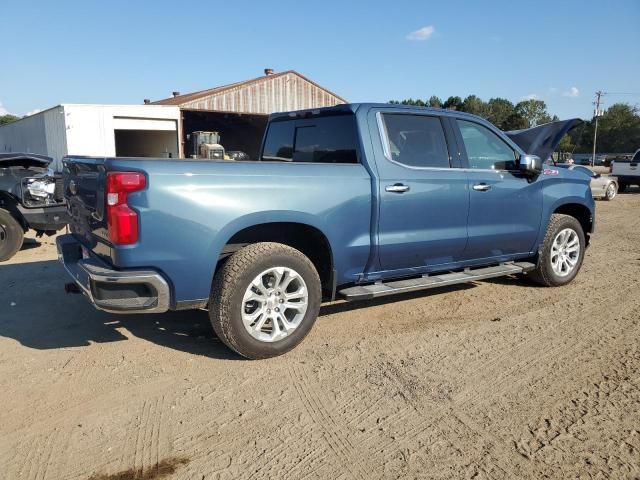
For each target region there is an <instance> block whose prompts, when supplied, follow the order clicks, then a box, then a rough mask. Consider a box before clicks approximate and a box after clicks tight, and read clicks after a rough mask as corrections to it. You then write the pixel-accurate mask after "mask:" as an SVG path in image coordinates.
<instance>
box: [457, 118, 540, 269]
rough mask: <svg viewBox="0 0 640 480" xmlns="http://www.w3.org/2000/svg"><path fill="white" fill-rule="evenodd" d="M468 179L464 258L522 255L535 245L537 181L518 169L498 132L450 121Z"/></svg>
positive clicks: (508, 146)
mask: <svg viewBox="0 0 640 480" xmlns="http://www.w3.org/2000/svg"><path fill="white" fill-rule="evenodd" d="M451 123H452V124H453V126H454V129H456V135H457V138H458V143H459V144H461V147H460V148H461V157H462V160H463V164H464V163H466V165H465V166H466V167H467V172H468V181H469V196H470V202H469V223H468V235H469V240H468V242H467V247H466V249H465V252H464V258H465V260H476V259H489V258H500V257H504V256H513V255H517V254H525V253H528V252H530V251H532V249H533V248H534V247H535V241H536V239H537V237H538V232H539V229H540V221H541V216H542V182H540V181H536V180H535V179H534V180H531V179H529V178H527V177H526V176H525V175H523V174H521V173H520V172H519V171H518V169H517V163H516V159H517V155H518V154H517V152H516V151H515V150H514V149H513V148H512V147H511V146H510V145H509V144H508V143H507V142H506V141H505V140H504V139H503V138H501V136H500V135H498V133H497V132H494V131H492V130H491V129H490V128H488V127H487V126H485V125H482V124H480V123H479V122H475V121H473V120H466V119H465V120H462V119H457V120H452V121H451Z"/></svg>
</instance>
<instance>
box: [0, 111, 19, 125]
mask: <svg viewBox="0 0 640 480" xmlns="http://www.w3.org/2000/svg"><path fill="white" fill-rule="evenodd" d="M16 120H20V117H16V116H15V115H11V114H10V113H8V114H6V115H0V125H6V124H7V123H11V122H15V121H16Z"/></svg>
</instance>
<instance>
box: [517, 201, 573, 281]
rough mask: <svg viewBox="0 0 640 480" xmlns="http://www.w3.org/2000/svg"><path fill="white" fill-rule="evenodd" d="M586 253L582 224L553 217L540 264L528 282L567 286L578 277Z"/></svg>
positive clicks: (563, 216)
mask: <svg viewBox="0 0 640 480" xmlns="http://www.w3.org/2000/svg"><path fill="white" fill-rule="evenodd" d="M584 249H585V238H584V232H583V230H582V226H581V225H580V222H579V221H578V220H577V219H576V218H574V217H572V216H570V215H561V214H557V213H556V214H553V215H551V220H550V221H549V226H548V227H547V233H546V234H545V236H544V241H543V243H542V248H541V249H540V255H539V258H538V264H537V266H536V268H535V270H533V271H531V272H530V273H528V276H529V278H531V279H532V280H533V281H534V282H536V283H539V284H540V285H544V286H546V287H559V286H561V285H566V284H567V283H569V282H571V280H573V279H574V278H575V276H576V275H577V274H578V271H579V270H580V267H581V266H582V260H583V258H584Z"/></svg>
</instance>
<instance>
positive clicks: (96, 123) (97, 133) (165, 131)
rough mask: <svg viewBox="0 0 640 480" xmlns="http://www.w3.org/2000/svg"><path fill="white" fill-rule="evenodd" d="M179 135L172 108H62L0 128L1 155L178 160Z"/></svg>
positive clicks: (177, 119) (176, 109) (177, 116)
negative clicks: (16, 153) (23, 153)
mask: <svg viewBox="0 0 640 480" xmlns="http://www.w3.org/2000/svg"><path fill="white" fill-rule="evenodd" d="M179 132H180V108H179V107H177V106H169V105H85V104H63V105H58V106H56V107H53V108H50V109H48V110H44V111H42V112H39V113H36V114H34V115H30V116H28V117H25V118H22V119H20V120H18V121H16V122H13V123H10V124H7V125H3V126H1V127H0V152H27V153H37V154H41V155H47V156H49V157H52V158H53V159H54V161H55V163H54V165H53V168H54V169H55V170H59V169H60V168H61V163H60V160H61V159H62V157H64V156H65V155H92V156H106V157H166V158H179V157H181V156H183V153H182V145H181V138H180V133H179Z"/></svg>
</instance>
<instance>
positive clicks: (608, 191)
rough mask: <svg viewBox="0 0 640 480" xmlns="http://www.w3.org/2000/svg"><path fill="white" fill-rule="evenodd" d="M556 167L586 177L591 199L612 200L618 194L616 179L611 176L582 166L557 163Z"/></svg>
mask: <svg viewBox="0 0 640 480" xmlns="http://www.w3.org/2000/svg"><path fill="white" fill-rule="evenodd" d="M556 166H558V167H562V168H567V169H569V170H574V171H576V172H581V173H584V174H585V175H587V176H588V177H589V179H590V183H589V186H590V187H591V194H592V195H593V198H601V199H604V200H613V199H614V198H615V197H616V195H617V194H618V179H617V178H616V177H613V176H611V175H602V174H600V173H598V172H594V171H593V170H591V169H590V168H587V167H585V166H582V165H573V164H566V163H565V164H563V163H558V164H557V165H556Z"/></svg>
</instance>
